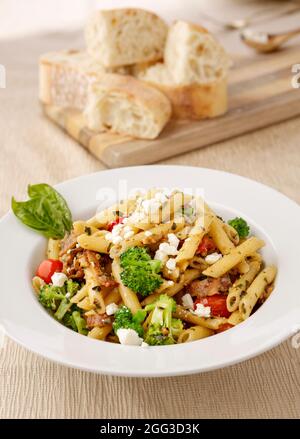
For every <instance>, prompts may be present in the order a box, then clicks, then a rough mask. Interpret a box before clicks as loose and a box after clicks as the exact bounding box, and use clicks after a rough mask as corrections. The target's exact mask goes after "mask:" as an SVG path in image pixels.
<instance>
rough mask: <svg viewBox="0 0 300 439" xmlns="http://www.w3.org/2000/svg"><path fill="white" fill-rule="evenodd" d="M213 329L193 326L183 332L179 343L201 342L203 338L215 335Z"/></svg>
mask: <svg viewBox="0 0 300 439" xmlns="http://www.w3.org/2000/svg"><path fill="white" fill-rule="evenodd" d="M213 333H214V331H213V330H212V329H208V328H204V327H203V326H192V327H191V328H189V329H186V330H185V331H183V332H182V333H181V334H180V336H179V337H178V343H188V342H191V341H196V340H200V339H201V338H205V337H209V336H210V335H213Z"/></svg>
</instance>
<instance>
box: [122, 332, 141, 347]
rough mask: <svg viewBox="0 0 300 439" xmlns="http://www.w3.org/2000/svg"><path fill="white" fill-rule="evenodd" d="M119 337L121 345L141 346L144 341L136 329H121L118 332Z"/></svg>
mask: <svg viewBox="0 0 300 439" xmlns="http://www.w3.org/2000/svg"><path fill="white" fill-rule="evenodd" d="M117 336H118V338H119V341H120V343H121V344H124V345H131V346H141V345H142V343H143V339H142V338H140V337H139V335H138V333H137V332H136V331H135V330H134V329H125V328H121V329H119V330H118V331H117Z"/></svg>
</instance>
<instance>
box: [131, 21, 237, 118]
mask: <svg viewBox="0 0 300 439" xmlns="http://www.w3.org/2000/svg"><path fill="white" fill-rule="evenodd" d="M229 66H230V60H229V57H228V55H227V54H226V52H225V50H224V49H223V47H222V46H221V45H220V44H219V43H218V42H217V41H216V40H215V39H214V38H213V37H212V35H211V34H210V33H209V32H207V31H206V30H205V29H203V28H202V27H200V26H197V25H194V24H191V23H187V22H183V21H178V22H176V23H175V24H173V25H172V26H171V27H170V30H169V33H168V37H167V42H166V47H165V54H164V62H163V63H157V64H155V65H152V66H148V67H147V66H143V65H142V66H141V65H138V66H136V67H135V68H134V69H133V74H134V75H135V76H136V77H137V78H139V79H140V80H143V81H146V82H148V83H149V84H150V85H152V86H155V87H156V88H158V89H159V90H161V91H162V92H163V93H164V94H165V95H166V96H167V97H168V98H169V99H170V101H171V103H172V107H173V117H175V118H180V119H202V118H212V117H216V116H220V115H222V114H224V113H225V112H226V111H227V72H228V68H229Z"/></svg>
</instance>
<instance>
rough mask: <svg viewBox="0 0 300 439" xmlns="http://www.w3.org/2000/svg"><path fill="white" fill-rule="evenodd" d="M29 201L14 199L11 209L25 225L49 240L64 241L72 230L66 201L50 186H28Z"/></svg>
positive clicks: (70, 215) (42, 184)
mask: <svg viewBox="0 0 300 439" xmlns="http://www.w3.org/2000/svg"><path fill="white" fill-rule="evenodd" d="M28 195H29V197H30V199H29V200H28V201H16V200H15V199H14V198H12V202H11V207H12V210H13V212H14V214H15V215H16V217H17V218H18V219H19V220H20V221H22V223H23V224H25V225H26V226H28V227H30V228H31V229H34V230H36V231H37V232H39V233H41V234H42V235H44V236H46V237H47V238H53V239H62V238H63V237H64V236H65V234H66V233H67V232H70V230H71V229H72V214H71V212H70V209H69V207H68V205H67V203H66V201H65V199H64V198H63V197H62V196H61V195H60V194H59V193H58V192H57V191H56V190H55V189H53V188H52V187H51V186H49V185H48V184H44V183H41V184H35V185H31V186H28Z"/></svg>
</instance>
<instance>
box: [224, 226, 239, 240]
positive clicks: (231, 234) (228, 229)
mask: <svg viewBox="0 0 300 439" xmlns="http://www.w3.org/2000/svg"><path fill="white" fill-rule="evenodd" d="M222 227H223V229H224V230H225V233H226V234H227V236H228V238H229V239H230V240H231V241H232V242H233V244H234V245H238V244H239V242H240V237H239V234H238V232H237V231H236V230H235V228H234V227H232V226H230V225H229V224H227V223H222Z"/></svg>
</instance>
